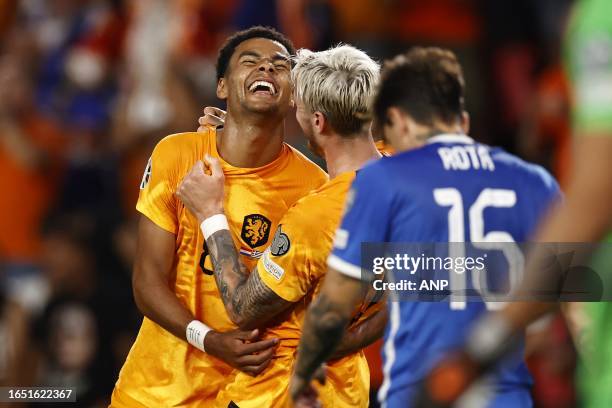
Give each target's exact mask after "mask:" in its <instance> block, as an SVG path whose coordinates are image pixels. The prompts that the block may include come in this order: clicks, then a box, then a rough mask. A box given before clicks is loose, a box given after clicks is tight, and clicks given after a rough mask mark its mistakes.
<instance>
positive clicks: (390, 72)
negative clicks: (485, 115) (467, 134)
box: [374, 47, 465, 126]
mask: <svg viewBox="0 0 612 408" xmlns="http://www.w3.org/2000/svg"><path fill="white" fill-rule="evenodd" d="M464 88H465V81H464V79H463V71H462V69H461V65H460V64H459V61H457V57H455V54H453V52H452V51H449V50H446V49H442V48H437V47H415V48H412V49H410V50H409V51H408V52H406V53H404V54H400V55H398V56H396V57H395V58H394V59H392V60H391V61H387V62H386V63H385V65H384V66H383V69H382V71H381V81H380V84H379V88H378V92H377V95H376V98H375V100H374V114H375V116H376V120H378V121H379V122H380V123H385V122H386V120H387V117H386V114H387V109H388V108H390V107H392V106H395V107H398V108H400V109H401V110H403V111H404V112H406V113H407V114H409V115H410V116H411V117H412V118H413V119H414V120H415V121H416V122H419V123H421V124H423V125H427V126H431V125H433V122H434V121H435V120H441V121H443V122H445V123H452V122H454V121H455V120H457V118H458V117H460V116H461V114H462V113H463V111H464Z"/></svg>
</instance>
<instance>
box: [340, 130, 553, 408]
mask: <svg viewBox="0 0 612 408" xmlns="http://www.w3.org/2000/svg"><path fill="white" fill-rule="evenodd" d="M559 195H560V192H559V187H558V184H557V183H556V181H555V180H554V178H553V177H552V176H551V175H550V174H549V173H548V172H546V171H545V170H544V169H542V168H541V167H539V166H536V165H533V164H529V163H526V162H525V161H523V160H521V159H519V158H517V157H515V156H513V155H511V154H509V153H507V152H505V151H503V150H502V149H498V148H493V147H489V146H486V145H483V144H479V143H475V142H474V141H473V140H472V139H471V138H469V137H468V136H465V135H459V134H446V135H438V136H434V137H432V138H430V139H429V140H428V143H427V144H426V145H425V146H423V147H420V148H418V149H414V150H410V151H406V152H402V153H400V154H397V155H395V156H392V157H386V158H383V159H380V160H377V161H375V162H372V163H370V164H369V165H367V166H365V167H364V168H363V169H362V170H360V171H359V172H358V174H357V177H356V179H355V181H354V182H353V186H352V190H351V193H349V195H348V198H347V204H346V211H345V214H344V217H343V220H342V223H341V226H340V228H339V229H338V231H337V233H336V239H335V241H334V250H333V252H332V254H331V255H330V257H329V260H328V264H329V266H330V267H332V268H334V269H337V270H339V271H340V272H342V273H344V274H346V275H349V276H352V277H354V278H356V279H360V278H361V273H362V272H361V271H362V269H361V261H362V258H361V244H362V242H395V243H400V242H404V243H447V242H484V241H489V242H490V241H497V242H511V241H515V242H526V241H528V240H529V238H530V236H531V234H533V232H534V229H535V228H536V226H537V225H538V222H539V221H540V220H541V218H542V215H543V214H544V213H545V212H546V210H547V209H548V207H549V206H550V204H551V203H552V202H553V201H554V200H555V199H556V198H558V197H559ZM391 279H393V278H391ZM486 310H487V305H486V304H485V303H484V302H483V301H467V302H459V303H458V304H452V303H451V302H416V301H412V302H409V301H403V302H400V301H393V297H391V298H390V301H389V314H390V319H389V324H388V325H387V329H386V333H385V344H384V348H383V357H384V366H383V372H384V375H385V381H384V382H383V385H382V387H381V389H380V392H379V399H381V401H384V402H385V405H386V406H389V407H406V406H407V405H409V402H410V401H411V400H413V399H414V397H415V392H416V390H417V387H418V386H419V382H421V381H422V380H423V378H424V376H425V375H426V374H427V373H428V372H429V369H430V368H431V367H432V365H433V364H434V363H435V362H436V361H437V360H436V359H439V358H440V357H441V356H442V355H443V354H444V352H445V351H448V350H451V349H454V348H456V347H458V346H460V345H461V344H462V343H463V342H464V340H465V336H466V335H467V333H468V330H469V328H470V326H471V324H472V323H473V322H474V321H475V320H476V319H477V318H478V317H479V316H480V315H481V314H482V313H484V312H486ZM521 348H522V347H521ZM530 386H531V377H530V375H529V372H528V370H527V367H526V366H525V363H524V361H523V356H522V350H521V351H520V352H519V353H517V354H516V355H515V356H512V358H510V359H508V360H507V361H506V362H504V364H503V365H501V366H500V367H499V369H498V370H497V371H496V372H495V374H494V379H493V385H492V390H493V393H492V395H491V398H490V400H489V403H488V406H492V407H506V406H530V405H531V399H530V396H529V388H530Z"/></svg>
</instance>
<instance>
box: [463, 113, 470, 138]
mask: <svg viewBox="0 0 612 408" xmlns="http://www.w3.org/2000/svg"><path fill="white" fill-rule="evenodd" d="M461 130H463V133H464V134H466V135H467V134H469V133H470V114H469V113H467V112H466V111H463V112H462V113H461Z"/></svg>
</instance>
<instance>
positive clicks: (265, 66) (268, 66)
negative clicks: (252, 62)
mask: <svg viewBox="0 0 612 408" xmlns="http://www.w3.org/2000/svg"><path fill="white" fill-rule="evenodd" d="M258 69H259V71H261V72H266V71H268V72H274V64H273V63H272V61H268V60H264V61H262V62H261V64H259V68H258Z"/></svg>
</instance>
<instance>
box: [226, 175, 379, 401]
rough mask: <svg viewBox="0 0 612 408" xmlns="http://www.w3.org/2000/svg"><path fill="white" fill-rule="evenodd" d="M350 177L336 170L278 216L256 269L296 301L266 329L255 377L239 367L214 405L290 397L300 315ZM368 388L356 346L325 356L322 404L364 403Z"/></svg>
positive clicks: (313, 290) (318, 279)
mask: <svg viewBox="0 0 612 408" xmlns="http://www.w3.org/2000/svg"><path fill="white" fill-rule="evenodd" d="M354 178H355V172H346V173H343V174H340V175H338V176H337V177H335V178H334V179H332V180H330V181H328V182H327V183H325V184H324V185H323V186H321V187H319V188H318V189H316V190H315V191H313V192H312V193H310V194H309V195H307V196H306V197H304V198H302V199H301V200H299V201H298V202H297V203H296V204H295V205H294V206H293V207H291V209H289V211H288V212H287V214H285V216H284V217H283V218H282V220H281V221H280V223H279V226H278V228H277V229H276V233H275V235H274V239H273V240H272V244H271V246H270V247H269V248H267V249H266V250H265V251H264V254H263V256H262V257H261V259H260V260H259V262H258V263H257V273H259V275H260V277H261V279H262V280H263V281H264V282H265V283H266V285H267V286H268V287H269V288H270V289H272V290H273V291H274V292H275V293H276V294H277V295H278V296H280V297H282V298H283V299H285V300H287V301H290V302H295V305H294V306H293V307H292V308H291V309H289V310H288V311H287V312H285V313H283V315H282V316H281V317H282V320H283V321H282V323H280V324H278V325H277V326H274V327H271V328H268V329H267V332H268V333H269V334H270V335H273V336H276V337H278V338H279V339H280V344H279V347H278V349H277V352H276V357H275V359H274V360H273V362H272V363H271V364H270V366H268V368H266V370H265V371H264V372H263V373H261V374H260V375H258V376H257V377H251V376H249V375H247V374H244V373H239V372H237V373H236V376H235V378H234V381H233V382H232V383H231V384H229V385H228V386H227V387H226V389H225V390H224V391H223V392H222V393H221V394H220V395H219V398H218V400H217V403H218V405H217V406H219V407H227V406H228V404H229V403H230V402H234V403H235V404H237V405H238V406H239V407H240V408H250V407H263V406H265V407H284V406H286V405H287V404H288V403H289V396H288V388H289V380H290V377H291V373H292V372H293V365H294V363H295V359H296V353H297V346H298V344H299V340H300V336H301V333H302V324H303V320H304V315H305V313H306V309H307V307H308V305H309V304H310V303H311V301H312V299H313V297H314V296H316V295H317V293H318V292H319V289H320V286H321V283H322V281H323V279H324V276H325V273H326V272H327V257H328V255H329V253H330V252H331V249H332V241H333V237H334V235H335V232H336V229H337V228H338V225H339V224H340V220H341V218H342V214H343V211H344V204H345V199H346V195H347V193H348V191H349V189H350V186H351V183H352V182H353V179H354ZM253 273H255V272H253ZM368 306H369V307H368ZM380 307H381V304H380V303H373V304H368V305H364V306H362V307H361V309H360V310H359V311H358V313H357V317H356V319H355V320H357V321H361V320H363V319H365V318H366V317H367V316H369V315H371V314H372V313H373V312H375V311H377V310H379V309H380ZM366 308H367V310H366ZM369 388H370V373H369V369H368V363H367V361H366V358H365V355H364V354H363V352H362V351H360V352H358V353H354V354H352V355H350V356H347V357H344V358H342V359H340V360H336V361H333V362H328V364H327V380H326V384H325V386H323V387H321V388H320V389H319V396H320V399H321V402H322V404H323V406H324V407H328V406H329V407H347V408H348V407H367V406H368V400H369Z"/></svg>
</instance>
